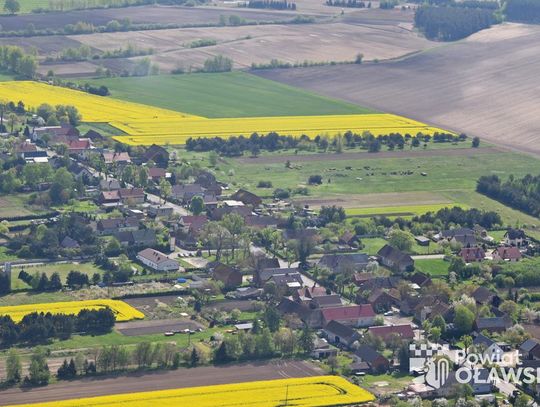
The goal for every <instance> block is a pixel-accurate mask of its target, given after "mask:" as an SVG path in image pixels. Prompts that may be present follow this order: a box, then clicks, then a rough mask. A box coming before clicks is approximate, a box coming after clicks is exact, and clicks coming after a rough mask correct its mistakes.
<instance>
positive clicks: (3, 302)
mask: <svg viewBox="0 0 540 407" xmlns="http://www.w3.org/2000/svg"><path fill="white" fill-rule="evenodd" d="M62 301H75V298H73V297H72V296H70V295H69V294H66V293H63V292H54V293H30V292H27V293H14V294H8V295H3V296H0V307H4V306H7V305H24V304H41V303H46V302H62Z"/></svg>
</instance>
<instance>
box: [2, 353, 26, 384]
mask: <svg viewBox="0 0 540 407" xmlns="http://www.w3.org/2000/svg"><path fill="white" fill-rule="evenodd" d="M21 375H22V365H21V359H20V357H19V354H18V353H17V351H16V350H15V349H13V348H12V349H10V350H9V352H8V357H7V359H6V381H7V382H8V383H18V382H20V381H21Z"/></svg>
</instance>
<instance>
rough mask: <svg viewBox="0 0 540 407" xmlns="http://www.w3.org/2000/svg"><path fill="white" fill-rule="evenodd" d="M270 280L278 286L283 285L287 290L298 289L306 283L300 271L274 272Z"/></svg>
mask: <svg viewBox="0 0 540 407" xmlns="http://www.w3.org/2000/svg"><path fill="white" fill-rule="evenodd" d="M270 281H272V282H274V283H275V284H276V286H278V287H282V288H284V289H286V290H287V291H288V290H289V289H290V290H297V289H298V288H301V287H302V286H303V285H304V280H302V275H301V274H300V273H290V274H289V273H286V274H274V275H272V276H271V277H270V278H269V279H268V282H270ZM293 292H294V291H293Z"/></svg>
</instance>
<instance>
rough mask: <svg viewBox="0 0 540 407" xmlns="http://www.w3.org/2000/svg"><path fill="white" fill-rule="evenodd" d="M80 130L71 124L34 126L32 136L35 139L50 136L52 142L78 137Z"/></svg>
mask: <svg viewBox="0 0 540 407" xmlns="http://www.w3.org/2000/svg"><path fill="white" fill-rule="evenodd" d="M79 135H80V133H79V130H78V129H77V128H75V127H73V126H70V125H62V126H43V127H34V128H33V130H32V133H31V135H30V137H31V138H32V140H33V141H37V140H43V139H44V138H48V139H49V140H51V141H52V142H56V143H58V142H60V143H62V142H65V141H67V140H69V139H78V138H79Z"/></svg>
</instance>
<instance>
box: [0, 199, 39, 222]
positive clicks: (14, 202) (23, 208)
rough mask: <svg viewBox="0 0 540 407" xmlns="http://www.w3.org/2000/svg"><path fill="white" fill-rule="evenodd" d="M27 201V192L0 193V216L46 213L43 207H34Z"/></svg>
mask: <svg viewBox="0 0 540 407" xmlns="http://www.w3.org/2000/svg"><path fill="white" fill-rule="evenodd" d="M27 201H28V195H27V194H11V195H0V218H10V217H14V216H28V215H35V214H39V213H45V211H44V210H43V209H39V208H32V207H31V206H30V205H28V204H27V203H26V202H27Z"/></svg>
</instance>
